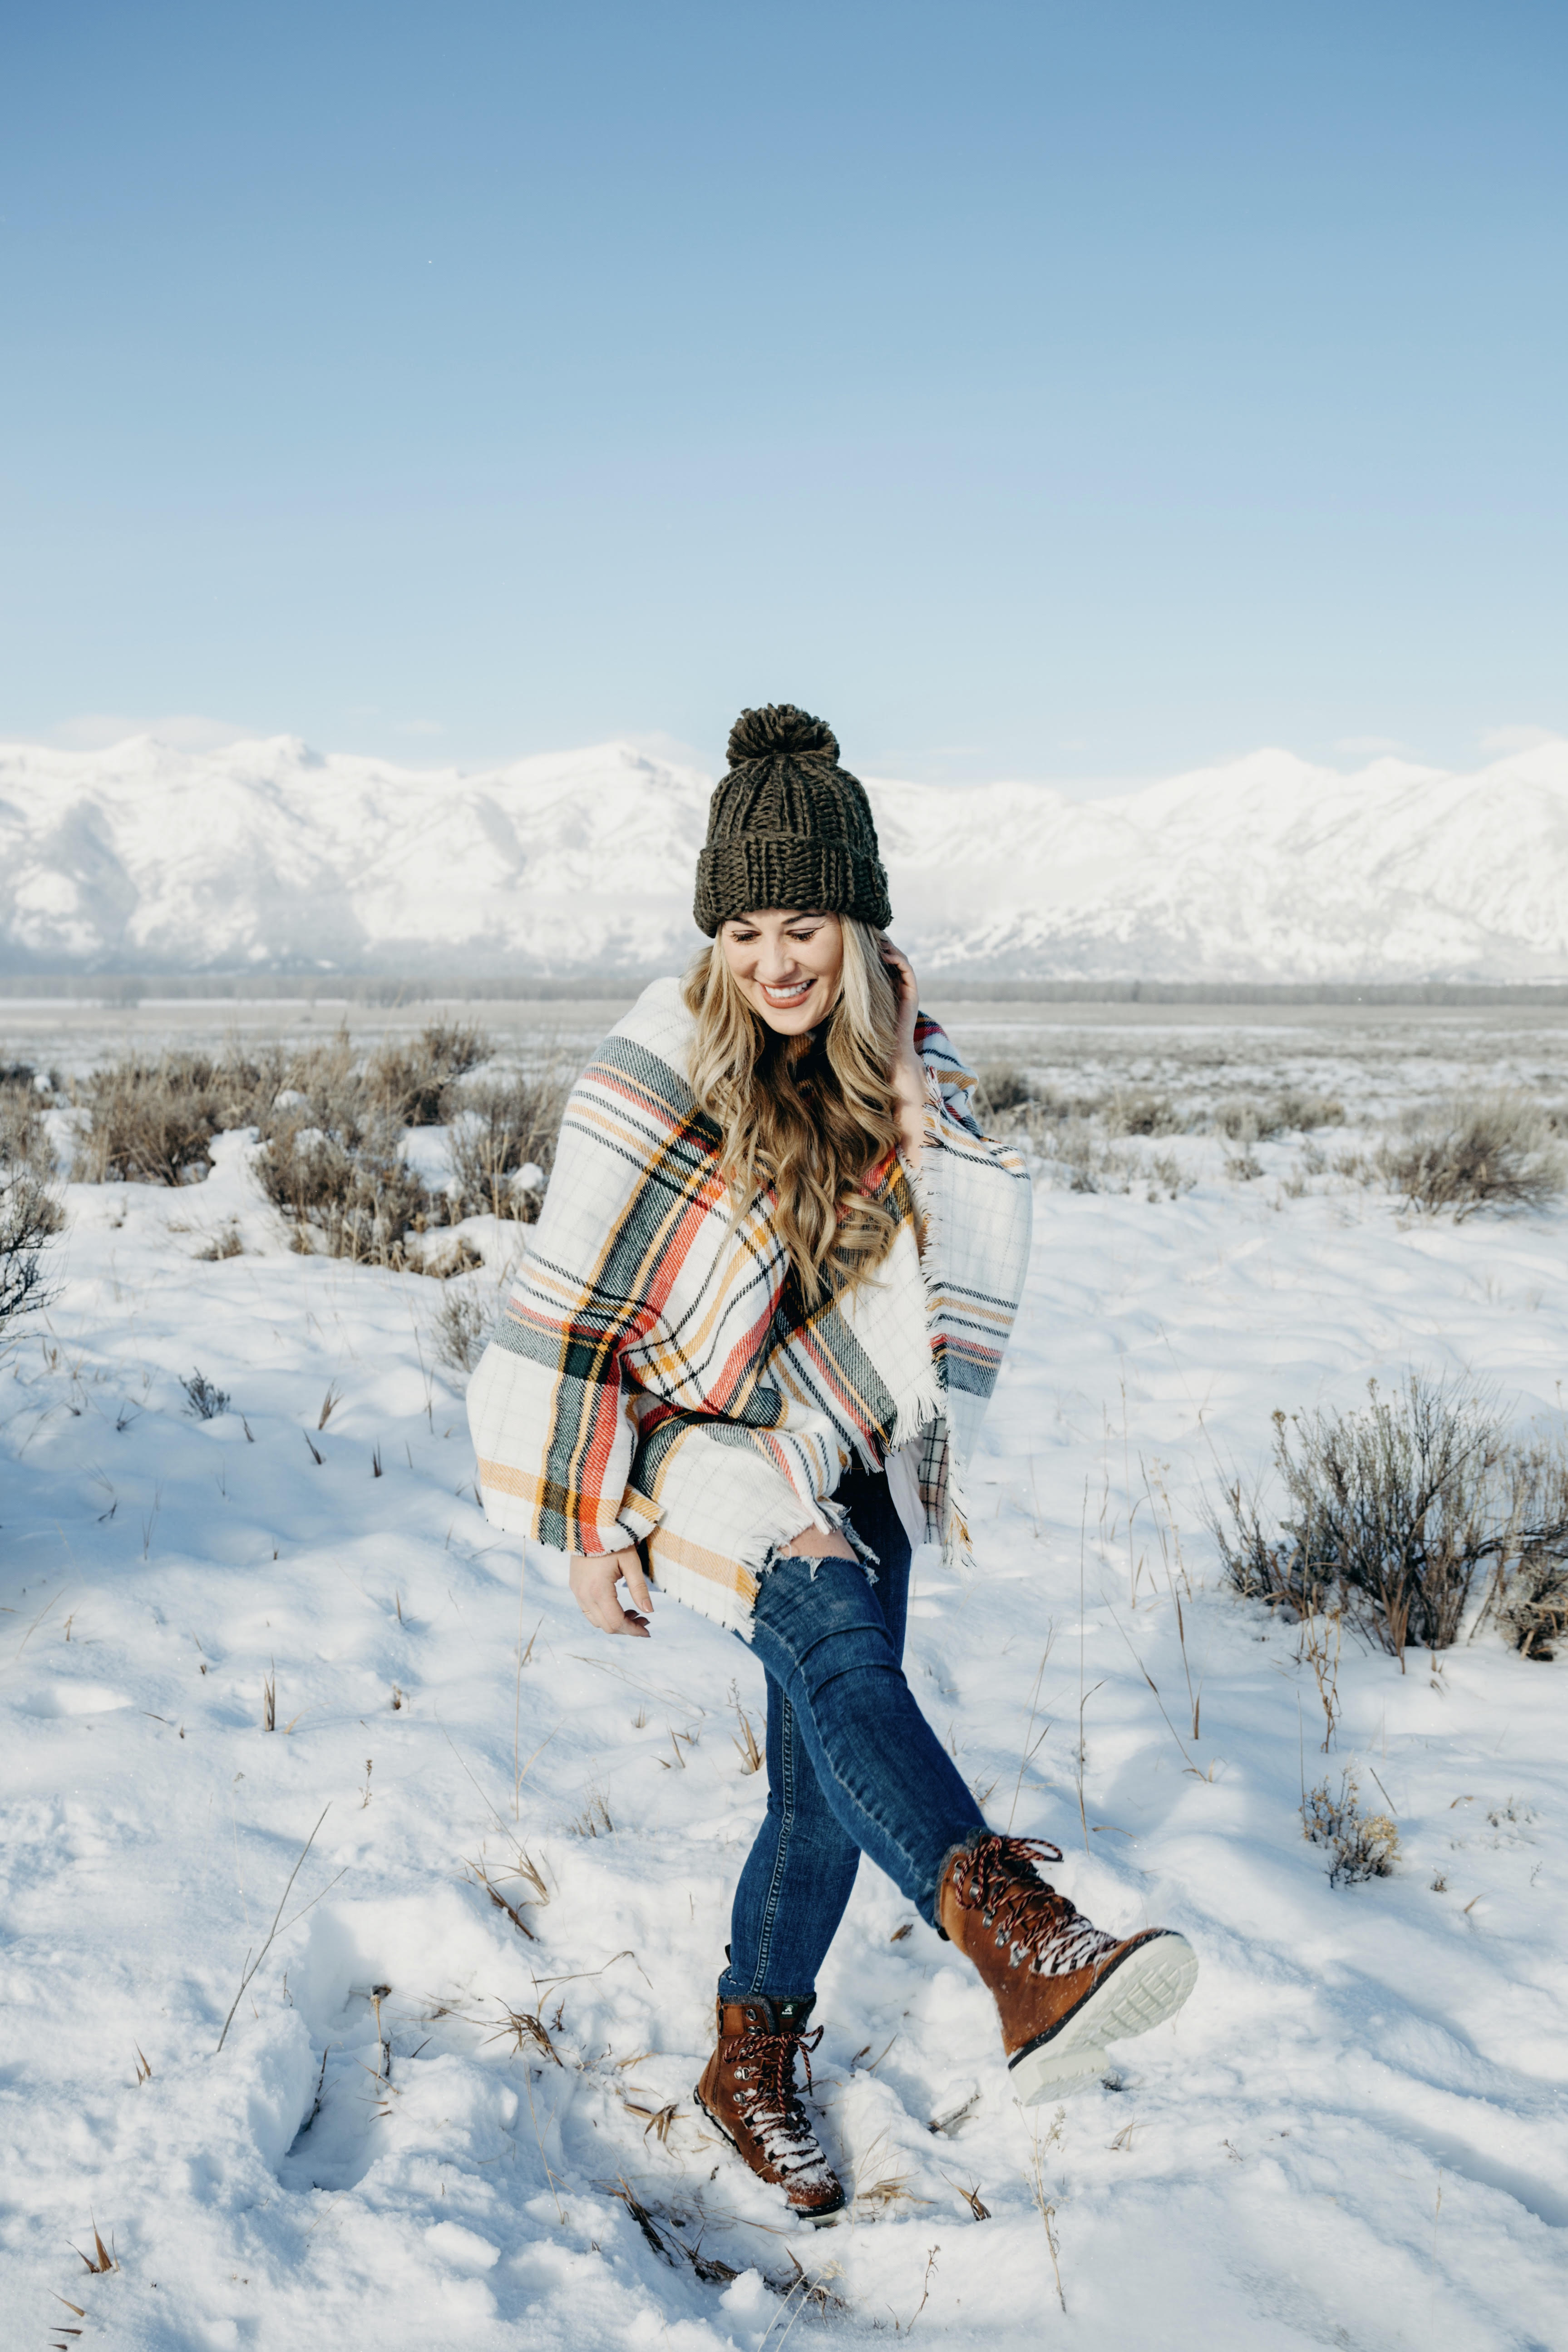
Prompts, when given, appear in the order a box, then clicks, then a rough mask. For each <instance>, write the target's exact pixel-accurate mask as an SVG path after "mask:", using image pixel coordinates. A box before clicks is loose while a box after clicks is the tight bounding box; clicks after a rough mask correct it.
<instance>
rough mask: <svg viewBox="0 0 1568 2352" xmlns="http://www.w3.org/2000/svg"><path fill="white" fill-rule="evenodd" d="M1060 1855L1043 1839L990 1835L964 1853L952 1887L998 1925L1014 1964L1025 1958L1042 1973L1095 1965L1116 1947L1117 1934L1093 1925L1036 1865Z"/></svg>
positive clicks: (1056, 1859)
mask: <svg viewBox="0 0 1568 2352" xmlns="http://www.w3.org/2000/svg"><path fill="white" fill-rule="evenodd" d="M1061 1858H1062V1855H1061V1848H1060V1847H1059V1846H1055V1845H1048V1844H1047V1843H1046V1841H1045V1839H1044V1838H1009V1837H995V1836H988V1837H983V1838H979V1839H977V1840H976V1842H975V1843H974V1844H973V1846H970V1847H968V1848H967V1849H966V1850H965V1851H964V1852H963V1853H961V1854H960V1855H959V1857H958V1860H957V1862H956V1864H954V1867H953V1874H952V1890H953V1893H954V1894H955V1895H957V1897H958V1900H959V1902H960V1903H961V1904H962V1905H963V1908H964V1909H965V1910H966V1911H978V1912H979V1914H980V1916H981V1917H982V1919H983V1920H984V1923H985V1925H986V1926H987V1927H994V1928H995V1930H996V1941H997V1943H998V1944H1005V1946H1007V1948H1008V1957H1009V1958H1010V1959H1011V1960H1012V1962H1013V1964H1014V1966H1015V1967H1016V1966H1017V1965H1018V1964H1019V1962H1021V1961H1024V1960H1026V1961H1027V1962H1028V1964H1029V1966H1030V1968H1031V1969H1033V1970H1034V1971H1035V1974H1036V1975H1037V1976H1047V1977H1058V1976H1070V1975H1071V1974H1072V1972H1073V1970H1074V1969H1090V1968H1093V1967H1094V1965H1095V1963H1096V1962H1097V1961H1099V1960H1102V1959H1105V1958H1107V1957H1108V1956H1109V1955H1110V1953H1111V1952H1113V1951H1114V1950H1115V1949H1116V1947H1117V1938H1116V1937H1114V1936H1107V1935H1106V1934H1104V1933H1103V1932H1102V1930H1101V1929H1100V1928H1099V1927H1094V1926H1093V1925H1091V1923H1090V1922H1089V1920H1088V1919H1086V1918H1085V1917H1084V1916H1083V1913H1082V1912H1081V1911H1079V1910H1078V1909H1076V1908H1075V1907H1074V1906H1073V1905H1072V1904H1071V1903H1069V1902H1068V1898H1067V1896H1066V1895H1058V1892H1057V1890H1056V1888H1055V1887H1054V1886H1047V1885H1046V1883H1045V1881H1044V1880H1043V1879H1042V1878H1041V1877H1040V1875H1039V1873H1038V1872H1037V1869H1036V1867H1035V1864H1037V1862H1060V1860H1061Z"/></svg>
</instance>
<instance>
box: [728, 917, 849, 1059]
mask: <svg viewBox="0 0 1568 2352" xmlns="http://www.w3.org/2000/svg"><path fill="white" fill-rule="evenodd" d="M719 941H720V945H721V947H722V949H723V950H724V961H725V962H726V963H727V964H728V965H729V967H730V970H731V973H732V975H733V977H734V981H735V985H736V986H737V988H739V990H740V992H741V993H742V996H743V997H744V998H745V1000H746V1002H747V1003H748V1004H749V1005H750V1006H751V1008H752V1012H753V1013H757V1014H759V1015H760V1016H761V1018H762V1019H763V1020H764V1021H765V1022H766V1023H767V1024H768V1027H769V1028H770V1029H776V1030H777V1031H778V1032H779V1034H780V1035H781V1036H784V1037H800V1036H804V1035H805V1032H806V1031H807V1030H808V1029H815V1028H816V1025H817V1023H818V1022H819V1021H826V1018H827V1016H828V1014H829V1013H831V1012H832V1010H833V1008H834V1006H835V1004H836V1003H837V1002H838V983H839V982H840V980H841V978H842V977H843V972H844V930H843V927H842V925H841V924H840V922H839V919H838V918H837V915H791V914H783V913H780V912H778V911H777V910H776V909H770V910H768V911H766V912H763V913H760V914H755V915H731V918H730V919H729V921H728V922H727V923H726V924H725V925H724V927H723V929H721V932H720V934H719Z"/></svg>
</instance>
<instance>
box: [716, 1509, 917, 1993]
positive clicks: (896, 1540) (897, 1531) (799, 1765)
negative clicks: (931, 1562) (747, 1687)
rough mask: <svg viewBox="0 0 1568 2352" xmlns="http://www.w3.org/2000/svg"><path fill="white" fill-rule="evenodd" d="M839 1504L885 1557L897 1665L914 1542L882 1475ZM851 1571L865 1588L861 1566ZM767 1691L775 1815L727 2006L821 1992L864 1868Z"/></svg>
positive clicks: (733, 1952)
mask: <svg viewBox="0 0 1568 2352" xmlns="http://www.w3.org/2000/svg"><path fill="white" fill-rule="evenodd" d="M838 1500H839V1501H840V1502H841V1503H843V1504H844V1505H845V1507H846V1508H847V1510H848V1513H849V1516H850V1520H851V1523H852V1524H853V1526H854V1528H855V1532H856V1534H857V1535H858V1537H859V1538H860V1540H861V1542H862V1543H864V1544H865V1545H866V1546H867V1547H868V1549H870V1550H872V1551H874V1552H875V1553H876V1554H877V1559H878V1568H877V1581H876V1583H875V1584H874V1585H870V1586H869V1587H868V1591H869V1592H870V1594H871V1595H872V1597H873V1600H874V1602H875V1605H876V1608H877V1610H878V1612H879V1614H880V1617H881V1622H882V1624H883V1626H884V1628H885V1629H886V1635H887V1642H888V1643H889V1645H890V1647H891V1650H892V1654H893V1659H894V1663H895V1664H897V1662H898V1660H899V1659H900V1657H901V1656H902V1654H903V1646H904V1624H905V1619H906V1616H907V1613H908V1603H909V1581H910V1546H909V1538H907V1537H906V1535H905V1534H904V1530H903V1528H902V1527H901V1525H900V1521H899V1517H898V1514H897V1512H896V1511H895V1510H894V1508H893V1506H892V1500H891V1497H890V1496H889V1493H888V1482H887V1480H886V1479H885V1478H884V1477H882V1476H881V1475H880V1474H879V1473H876V1472H871V1471H865V1470H852V1471H849V1472H847V1474H846V1475H845V1477H844V1478H843V1479H842V1480H841V1481H840V1484H839V1487H838ZM842 1564H843V1565H845V1566H851V1564H850V1563H842ZM852 1572H853V1573H854V1574H855V1575H856V1576H858V1578H859V1579H860V1580H861V1582H862V1583H863V1584H864V1583H865V1581H866V1578H865V1570H863V1569H862V1568H860V1567H859V1566H858V1563H857V1564H853V1566H852ZM765 1663H766V1661H765V1660H764V1664H765ZM767 1687H768V1722H767V1773H768V1803H767V1811H766V1812H765V1813H764V1814H763V1822H762V1826H761V1828H760V1829H759V1830H758V1832H757V1835H756V1839H755V1842H754V1843H753V1844H752V1851H751V1853H750V1854H749V1855H748V1856H747V1858H746V1864H745V1867H744V1869H743V1870H742V1873H741V1883H740V1885H738V1886H737V1888H736V1890H735V1902H734V1907H733V1910H732V1913H731V1923H730V1965H729V1967H728V1968H727V1969H726V1970H725V1972H724V1974H723V1975H722V1976H721V1979H719V1991H720V1995H721V1998H722V1999H725V2000H740V1999H742V1998H744V1997H745V1996H746V1995H747V1994H749V1993H766V1994H769V1995H770V1996H772V1997H773V1999H775V2000H790V1999H797V2000H798V1999H804V1998H805V1997H807V1996H808V1995H810V1994H811V1993H812V1992H814V1991H815V1990H816V1975H817V1970H818V1969H819V1968H820V1967H821V1965H822V1961H823V1958H824V1956H825V1955H826V1950H827V1948H828V1946H829V1944H830V1943H831V1942H832V1941H833V1937H834V1935H835V1934H836V1932H837V1927H838V1923H839V1921H840V1920H841V1919H842V1918H843V1916H844V1913H845V1908H846V1906H847V1904H848V1901H849V1895H850V1892H851V1889H852V1888H853V1886H854V1885H855V1873H856V1871H857V1870H858V1867H859V1863H860V1848H859V1846H858V1844H857V1843H856V1841H855V1839H854V1838H853V1837H852V1836H851V1835H850V1833H849V1832H848V1831H847V1829H846V1828H845V1827H844V1825H843V1823H842V1822H841V1821H840V1820H839V1817H838V1815H837V1812H836V1811H834V1808H833V1806H832V1804H831V1803H830V1802H829V1801H828V1798H827V1796H826V1793H825V1791H824V1790H823V1786H822V1783H821V1781H820V1780H819V1779H818V1778H817V1774H816V1768H815V1766H814V1764H813V1762H812V1760H811V1756H810V1752H809V1749H808V1748H807V1747H806V1745H805V1733H804V1730H803V1727H802V1726H801V1724H800V1722H799V1720H798V1718H797V1717H796V1714H795V1708H794V1706H792V1705H791V1702H790V1701H789V1699H788V1698H787V1697H786V1696H784V1689H783V1687H782V1686H781V1685H780V1684H779V1682H778V1681H777V1679H776V1678H775V1676H774V1675H773V1673H772V1672H771V1671H770V1672H769V1674H768V1678H767Z"/></svg>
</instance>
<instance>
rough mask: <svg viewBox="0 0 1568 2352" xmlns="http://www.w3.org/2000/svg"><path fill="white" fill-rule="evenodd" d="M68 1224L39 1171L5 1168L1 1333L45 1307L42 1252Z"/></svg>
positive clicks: (0, 1199) (1, 1180)
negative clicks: (20, 1319)
mask: <svg viewBox="0 0 1568 2352" xmlns="http://www.w3.org/2000/svg"><path fill="white" fill-rule="evenodd" d="M63 1223H64V1219H63V1217H62V1216H61V1213H60V1206H59V1202H58V1201H57V1200H56V1198H55V1196H54V1194H53V1193H52V1192H50V1191H49V1189H48V1186H47V1183H46V1182H45V1181H44V1180H43V1178H42V1177H40V1176H39V1175H38V1174H37V1172H36V1171H35V1170H34V1169H32V1168H30V1167H23V1168H21V1169H19V1170H16V1171H4V1170H0V1330H4V1328H5V1325H6V1324H7V1323H9V1322H10V1321H12V1320H13V1318H16V1317H18V1316H21V1315H25V1314H26V1313H28V1312H29V1311H30V1310H31V1309H33V1308H36V1307H41V1306H43V1304H44V1303H45V1298H46V1296H47V1294H46V1290H45V1285H44V1270H43V1259H42V1252H43V1248H44V1244H46V1243H47V1241H48V1240H49V1239H50V1238H51V1236H52V1235H53V1234H58V1232H59V1230H60V1227H61V1225H62V1224H63Z"/></svg>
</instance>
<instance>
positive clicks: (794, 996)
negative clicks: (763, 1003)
mask: <svg viewBox="0 0 1568 2352" xmlns="http://www.w3.org/2000/svg"><path fill="white" fill-rule="evenodd" d="M757 985H758V987H759V988H760V989H761V990H762V992H763V995H764V996H765V997H766V998H767V1000H768V1003H770V1004H776V1005H777V1006H778V1008H779V1010H780V1011H781V1012H783V1011H784V1010H785V1009H786V1007H788V1006H789V1005H791V1004H799V1003H801V1001H802V1000H803V998H805V997H807V996H809V995H810V994H811V992H812V990H813V989H814V988H815V987H816V981H815V980H813V979H811V978H809V977H808V978H806V979H805V980H794V981H791V982H790V984H789V986H788V987H787V988H770V987H769V986H768V983H767V982H766V981H765V980H761V981H759V982H757Z"/></svg>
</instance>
